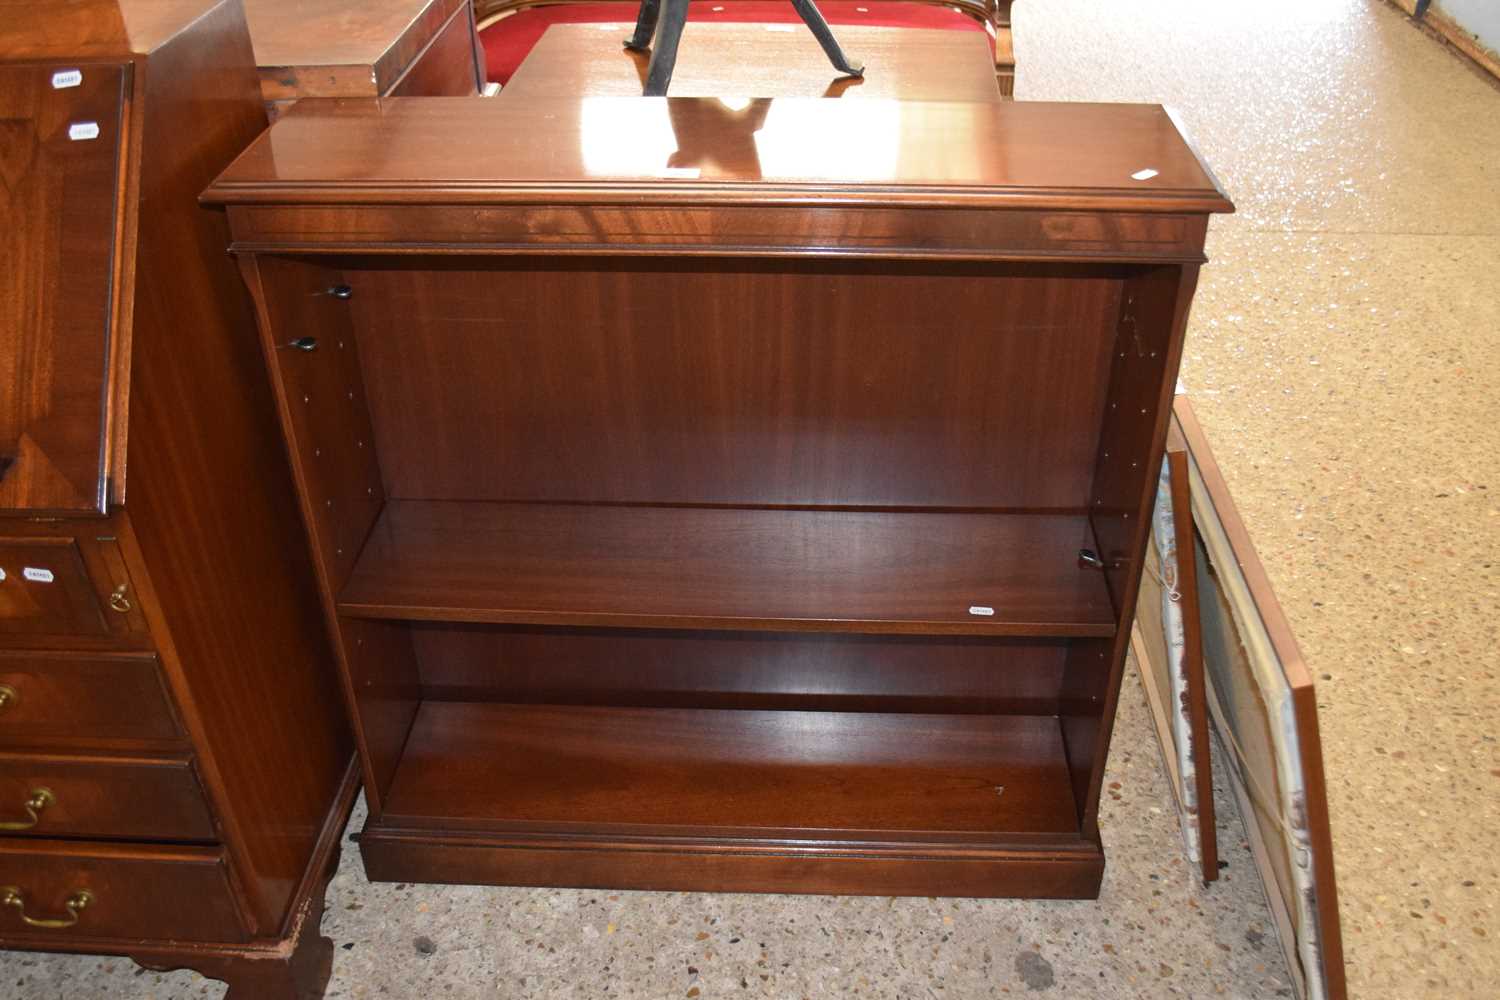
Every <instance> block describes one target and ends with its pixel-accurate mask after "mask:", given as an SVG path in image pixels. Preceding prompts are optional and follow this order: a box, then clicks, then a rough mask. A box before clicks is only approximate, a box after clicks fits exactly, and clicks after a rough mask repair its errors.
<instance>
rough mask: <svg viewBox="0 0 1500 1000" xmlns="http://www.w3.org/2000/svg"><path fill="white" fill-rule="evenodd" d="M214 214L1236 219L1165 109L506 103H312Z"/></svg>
mask: <svg viewBox="0 0 1500 1000" xmlns="http://www.w3.org/2000/svg"><path fill="white" fill-rule="evenodd" d="M204 200H205V201H207V202H210V203H225V204H231V203H232V204H254V203H264V204H298V203H310V204H338V203H343V204H358V205H371V204H405V203H416V204H434V203H442V204H547V205H556V204H569V203H573V204H585V203H588V204H594V203H621V204H630V205H654V204H659V203H667V204H673V205H682V204H735V203H753V204H755V205H756V206H758V207H765V206H767V205H776V204H808V203H816V204H818V205H819V206H828V205H835V204H848V205H863V204H873V205H880V206H890V205H897V204H899V205H907V206H922V205H930V206H934V207H953V206H965V207H992V208H1003V207H1014V208H1023V209H1061V210H1118V211H1135V212H1172V213H1207V212H1227V211H1232V210H1233V206H1232V205H1231V204H1230V203H1229V200H1228V199H1227V198H1226V197H1225V195H1224V194H1223V192H1222V191H1221V190H1220V188H1219V186H1218V184H1217V182H1216V181H1215V180H1214V178H1213V175H1212V174H1211V173H1209V171H1208V170H1207V168H1206V167H1204V165H1203V164H1202V163H1201V162H1200V160H1199V159H1198V157H1197V155H1196V154H1195V153H1194V151H1193V149H1192V147H1191V146H1190V145H1189V144H1188V143H1187V141H1186V140H1185V139H1184V138H1183V137H1182V134H1181V133H1180V131H1179V130H1178V128H1177V126H1176V124H1175V123H1174V122H1173V120H1172V118H1171V116H1170V115H1169V114H1168V112H1167V111H1166V110H1165V109H1163V108H1161V107H1159V106H1157V105H1140V104H1050V103H1031V102H1022V103H999V102H984V103H981V102H973V103H950V102H941V101H926V102H922V101H896V100H861V101H841V100H826V99H820V98H778V99H774V100H771V99H754V100H752V99H749V98H730V97H725V98H644V97H577V98H558V99H534V100H528V99H511V98H508V97H507V96H506V95H504V94H502V95H501V96H500V97H499V98H496V99H489V100H486V99H482V98H475V99H465V98H447V99H433V98H406V99H401V98H395V99H385V100H378V101H377V100H370V101H332V100H330V101H302V102H299V103H298V104H297V105H296V107H295V108H293V109H292V110H291V111H289V112H288V113H287V114H286V115H285V116H283V117H282V118H281V119H280V120H279V121H277V123H276V124H275V125H274V126H273V127H272V128H271V129H270V130H269V131H268V132H266V133H265V134H264V135H262V136H261V137H260V138H259V139H258V140H256V142H255V143H254V144H253V145H252V146H251V147H250V148H249V149H247V150H246V151H245V152H244V154H242V155H241V156H240V158H239V159H238V160H236V161H235V162H234V163H233V164H232V165H231V166H230V167H229V169H228V170H226V171H225V172H224V173H223V174H222V175H221V176H220V177H219V178H218V180H216V181H215V182H214V184H213V185H212V186H211V187H210V188H209V189H208V191H207V192H205V194H204Z"/></svg>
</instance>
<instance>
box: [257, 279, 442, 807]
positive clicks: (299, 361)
mask: <svg viewBox="0 0 1500 1000" xmlns="http://www.w3.org/2000/svg"><path fill="white" fill-rule="evenodd" d="M240 263H241V269H242V272H243V274H244V276H245V280H246V282H247V283H248V285H249V286H250V289H251V290H252V291H253V292H254V293H255V295H256V299H257V306H258V314H259V316H258V318H259V324H260V341H261V348H262V354H263V357H264V360H265V364H266V366H267V367H268V368H269V370H270V373H271V379H272V387H273V389H274V391H275V394H276V403H277V408H278V410H279V412H280V415H281V429H282V434H283V436H284V440H285V443H286V447H287V450H288V452H289V454H290V456H291V461H292V473H293V476H294V478H295V480H296V482H297V487H298V489H297V493H298V499H299V500H300V501H301V506H302V515H303V517H302V520H303V525H304V527H305V529H306V538H307V541H308V542H310V543H311V549H312V553H313V568H314V570H315V572H316V574H317V579H318V596H319V601H320V604H321V606H322V609H323V611H324V614H325V624H326V626H327V628H328V630H329V633H330V636H331V638H332V639H333V640H334V643H335V654H336V656H337V657H338V659H339V660H340V665H341V668H342V669H341V670H340V681H341V683H342V686H343V694H344V700H345V705H346V706H347V708H348V712H349V716H350V718H351V719H352V721H353V727H354V739H355V742H356V744H357V745H358V747H359V750H360V758H361V764H362V767H363V770H364V777H365V788H366V794H367V795H368V797H369V804H370V808H371V810H372V811H374V812H376V813H378V812H379V810H380V803H381V795H382V794H383V791H384V789H385V788H386V786H387V785H388V784H389V783H390V777H391V774H392V773H393V771H394V768H395V761H396V759H397V757H398V756H399V755H400V752H401V747H402V745H403V744H404V742H405V740H406V731H407V729H408V728H409V727H410V726H411V720H412V717H413V716H414V715H415V713H416V708H417V701H418V693H417V692H418V688H417V671H416V662H415V660H414V659H413V658H412V656H411V650H410V643H409V639H408V637H407V635H406V633H405V632H404V631H403V630H400V629H392V628H386V627H381V626H380V625H379V624H378V623H366V624H363V625H361V626H360V627H358V628H355V627H351V626H350V625H348V624H347V623H342V622H339V621H338V618H337V614H336V611H335V595H336V594H337V592H338V590H339V589H340V588H341V587H342V586H343V584H344V581H345V579H346V578H347V576H348V573H349V570H350V568H351V567H352V566H353V565H354V560H355V559H356V558H357V557H358V555H359V551H360V548H361V547H362V546H363V544H364V541H365V536H366V535H367V534H368V532H369V530H370V527H371V525H373V524H374V523H375V518H376V517H377V516H378V515H379V513H380V510H381V504H382V503H383V501H384V497H385V494H384V490H383V489H382V487H381V482H380V465H379V462H378V460H377V458H376V449H375V443H374V442H375V437H374V433H373V432H372V431H371V429H370V417H369V412H368V410H367V408H366V405H365V393H364V384H363V382H362V381H361V378H360V366H359V359H358V357H357V346H356V344H355V340H354V335H353V328H352V324H351V321H350V318H349V311H348V300H347V299H341V298H339V297H338V295H339V294H342V292H336V290H337V289H340V288H341V287H345V286H344V278H343V275H342V273H341V272H340V271H338V270H336V269H334V268H330V267H327V266H324V265H321V264H318V263H310V262H307V261H299V260H290V259H282V258H276V257H245V258H242V259H241V261H240ZM303 338H311V341H312V342H311V343H308V342H307V341H303V343H302V346H301V347H299V346H297V345H296V342H297V341H302V340H303ZM304 348H311V349H304ZM366 639H369V640H371V641H370V642H369V645H368V647H367V648H361V647H364V646H365V640H366Z"/></svg>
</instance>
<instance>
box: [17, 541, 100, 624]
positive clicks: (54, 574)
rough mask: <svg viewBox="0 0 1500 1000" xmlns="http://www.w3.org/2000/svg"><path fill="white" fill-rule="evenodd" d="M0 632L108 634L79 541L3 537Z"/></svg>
mask: <svg viewBox="0 0 1500 1000" xmlns="http://www.w3.org/2000/svg"><path fill="white" fill-rule="evenodd" d="M0 633H15V634H21V635H39V634H58V635H108V634H109V624H108V622H106V621H105V619H104V608H103V607H102V606H101V605H100V603H99V598H98V596H97V595H96V594H95V593H94V584H93V581H91V580H90V579H89V575H88V570H87V569H86V568H85V567H84V565H83V554H82V553H81V552H80V551H79V548H78V543H77V542H76V541H75V540H73V539H71V538H28V539H13V538H7V539H0Z"/></svg>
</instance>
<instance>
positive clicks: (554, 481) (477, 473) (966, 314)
mask: <svg viewBox="0 0 1500 1000" xmlns="http://www.w3.org/2000/svg"><path fill="white" fill-rule="evenodd" d="M423 263H424V264H428V265H432V266H434V267H435V270H421V269H418V268H416V267H410V266H409V267H404V268H403V267H394V268H381V269H361V270H353V269H349V270H346V272H345V274H346V277H347V280H348V281H349V283H350V287H351V288H352V289H353V295H354V298H353V299H352V301H351V304H352V306H353V314H354V319H355V325H356V329H357V336H358V339H359V356H360V359H361V361H362V362H363V364H364V373H365V385H366V387H367V391H368V393H369V397H370V412H371V417H372V419H373V422H374V426H375V431H376V437H377V439H378V441H379V448H380V465H381V469H382V470H383V472H384V475H385V481H386V489H387V492H388V494H389V495H391V496H393V497H401V498H408V499H423V500H439V499H451V500H476V499H516V500H589V501H626V502H647V503H651V502H671V503H730V504H735V503H741V504H798V505H800V504H840V505H860V506H865V505H868V506H885V505H895V506H944V507H1021V508H1048V507H1064V508H1074V509H1082V508H1084V507H1086V506H1087V505H1088V500H1089V490H1090V480H1091V476H1090V466H1091V465H1092V463H1093V460H1094V455H1095V452H1096V449H1097V445H1098V439H1099V426H1100V420H1101V410H1102V406H1103V390H1104V386H1105V384H1106V380H1107V378H1108V368H1109V351H1110V345H1111V344H1112V342H1113V339H1114V324H1115V319H1116V317H1117V315H1118V302H1119V298H1118V297H1119V289H1120V285H1121V279H1120V275H1119V272H1117V271H1110V270H1107V269H1102V268H1101V269H1092V270H1091V269H1087V268H1065V267H1046V266H1041V267H1033V268H1030V269H1025V268H1020V267H1014V268H1003V267H994V266H990V267H986V266H981V265H950V266H947V267H944V268H943V269H942V270H941V271H937V270H935V269H933V268H932V267H931V266H930V265H929V266H924V265H915V264H896V263H891V264H885V265H881V266H880V267H879V268H878V269H874V270H872V266H871V265H869V264H855V263H831V262H829V263H815V262H804V263H799V264H796V265H791V264H787V265H776V264H773V263H759V262H749V261H723V260H720V261H702V262H698V263H683V262H666V261H661V262H638V263H634V264H632V263H629V262H622V261H615V262H605V261H589V262H584V261H578V262H575V263H572V264H569V263H568V262H557V261H547V260H544V259H541V258H534V259H530V260H516V261H512V262H510V263H508V264H507V263H504V262H501V263H495V264H492V265H490V266H487V267H485V268H484V269H482V270H478V269H469V268H467V267H465V268H463V269H459V268H453V267H448V266H445V265H444V263H443V262H442V261H441V260H438V261H432V260H431V259H428V260H426V261H424V262H423ZM288 334H290V331H288ZM282 354H283V355H284V360H283V367H285V366H286V365H287V364H295V365H299V366H300V365H306V364H310V363H313V362H312V361H311V359H308V360H304V359H303V358H299V357H296V356H295V354H294V352H282ZM1021 371H1025V372H1028V373H1030V374H1029V376H1028V377H1030V378H1034V379H1036V380H1037V381H1038V382H1042V383H1045V384H1047V385H1048V387H1049V389H1050V391H1049V392H1047V393H1023V392H1015V391H1010V389H1009V388H1008V387H1009V386H1010V385H1011V384H1012V380H1013V379H1014V378H1015V377H1016V373H1017V372H1021ZM438 427H462V428H464V433H462V434H442V433H433V430H432V429H433V428H438ZM476 453H479V454H483V455H484V456H485V458H484V461H482V462H479V461H472V460H471V456H472V455H474V454H476ZM981 603H982V602H981Z"/></svg>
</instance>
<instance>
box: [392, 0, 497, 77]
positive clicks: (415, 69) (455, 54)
mask: <svg viewBox="0 0 1500 1000" xmlns="http://www.w3.org/2000/svg"><path fill="white" fill-rule="evenodd" d="M478 44H479V43H478V38H477V37H476V35H475V32H474V17H473V14H472V12H471V11H470V9H469V6H468V4H464V5H462V6H460V7H459V9H458V10H457V11H455V12H454V13H453V16H452V17H450V18H449V19H448V23H447V24H446V25H444V26H443V28H442V30H441V31H439V32H438V35H437V37H436V38H434V39H433V40H432V44H431V45H429V46H427V48H426V49H425V50H423V52H422V54H421V55H419V56H418V57H417V61H416V62H415V63H414V64H413V65H412V67H411V68H410V69H409V70H407V71H406V75H405V76H403V77H402V78H401V79H400V81H399V82H397V83H396V85H395V86H393V87H392V88H391V89H390V94H391V96H393V97H469V96H473V95H475V94H478V93H479V88H480V87H481V86H482V85H483V83H484V74H483V72H482V68H481V67H480V65H479V64H478V63H477V62H476V59H477V58H478V57H477V55H476V53H477V52H478V51H479V50H478V49H477V48H476V46H477V45H478Z"/></svg>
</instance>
